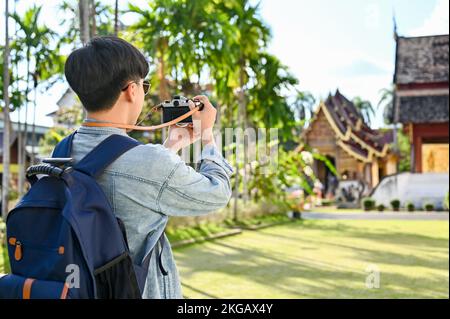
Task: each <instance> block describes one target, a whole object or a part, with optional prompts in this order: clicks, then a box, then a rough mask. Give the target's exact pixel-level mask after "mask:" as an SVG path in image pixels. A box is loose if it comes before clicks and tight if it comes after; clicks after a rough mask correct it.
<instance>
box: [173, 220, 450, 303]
mask: <svg viewBox="0 0 450 319" xmlns="http://www.w3.org/2000/svg"><path fill="white" fill-rule="evenodd" d="M174 254H175V259H176V261H177V265H178V268H179V272H180V276H181V278H182V285H183V293H184V296H185V297H187V298H448V297H449V223H448V221H360V220H353V221H342V220H336V221H331V220H330V221H327V220H309V221H299V222H295V223H290V224H285V225H281V226H274V227H270V228H265V229H262V230H259V231H245V232H244V233H242V234H241V235H237V236H232V237H228V238H223V239H219V240H215V241H212V242H206V243H202V244H197V245H193V246H188V247H182V248H178V249H175V251H174ZM368 267H369V268H370V267H377V268H378V269H379V270H380V287H379V288H378V289H369V288H367V287H366V278H367V276H368V275H369V273H368V272H367V270H368Z"/></svg>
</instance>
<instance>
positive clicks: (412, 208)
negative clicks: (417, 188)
mask: <svg viewBox="0 0 450 319" xmlns="http://www.w3.org/2000/svg"><path fill="white" fill-rule="evenodd" d="M406 210H407V211H408V212H413V211H415V210H416V207H415V206H414V204H413V203H412V202H408V203H407V204H406Z"/></svg>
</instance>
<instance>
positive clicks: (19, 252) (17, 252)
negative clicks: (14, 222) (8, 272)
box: [8, 237, 64, 261]
mask: <svg viewBox="0 0 450 319" xmlns="http://www.w3.org/2000/svg"><path fill="white" fill-rule="evenodd" d="M8 243H9V244H10V245H11V246H15V249H14V259H15V260H16V261H20V260H21V259H22V257H23V246H25V247H30V248H31V249H36V250H41V251H48V252H56V253H58V254H59V255H64V246H59V247H58V248H53V247H52V248H49V247H44V246H39V245H32V244H29V243H26V242H23V241H20V240H17V238H15V237H10V238H9V240H8Z"/></svg>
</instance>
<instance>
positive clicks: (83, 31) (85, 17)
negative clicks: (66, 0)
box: [78, 0, 89, 45]
mask: <svg viewBox="0 0 450 319" xmlns="http://www.w3.org/2000/svg"><path fill="white" fill-rule="evenodd" d="M78 8H79V19H80V35H81V43H82V44H83V45H85V44H86V43H88V41H89V0H79V1H78Z"/></svg>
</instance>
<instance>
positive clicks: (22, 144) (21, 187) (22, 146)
mask: <svg viewBox="0 0 450 319" xmlns="http://www.w3.org/2000/svg"><path fill="white" fill-rule="evenodd" d="M30 59H31V53H30V48H27V69H26V71H27V76H26V89H25V120H24V125H23V132H22V131H19V135H21V137H20V138H19V141H18V142H19V143H18V148H19V158H18V170H19V180H18V191H19V196H23V194H24V193H25V166H26V164H27V150H26V146H27V143H28V94H29V93H30V90H29V87H30Z"/></svg>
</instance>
